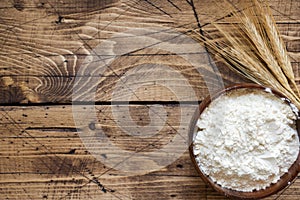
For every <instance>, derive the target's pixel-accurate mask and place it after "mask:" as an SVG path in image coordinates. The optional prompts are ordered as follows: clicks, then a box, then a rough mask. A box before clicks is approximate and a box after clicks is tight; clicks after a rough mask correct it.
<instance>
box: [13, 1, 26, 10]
mask: <svg viewBox="0 0 300 200" xmlns="http://www.w3.org/2000/svg"><path fill="white" fill-rule="evenodd" d="M13 4H14V8H15V9H17V10H18V11H22V10H24V4H25V3H24V1H23V0H14V1H13Z"/></svg>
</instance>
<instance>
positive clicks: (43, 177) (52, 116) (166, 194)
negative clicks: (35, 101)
mask: <svg viewBox="0 0 300 200" xmlns="http://www.w3.org/2000/svg"><path fill="white" fill-rule="evenodd" d="M122 106H123V107H124V106H125V105H122ZM180 106H181V108H182V109H183V111H180V109H179V108H180ZM80 107H81V106H80ZM83 107H84V106H82V109H84V108H83ZM96 107H97V110H98V112H99V113H101V114H100V115H98V119H99V124H100V125H101V126H103V127H106V129H105V131H107V132H106V133H107V134H112V137H110V138H111V140H112V141H114V142H115V144H119V145H120V146H121V147H122V148H126V149H127V150H130V151H135V150H136V148H140V147H141V146H143V143H144V144H146V143H148V144H149V143H152V142H154V138H152V139H145V140H135V138H134V137H133V136H128V135H127V136H126V135H124V134H123V135H122V132H124V130H122V129H121V128H120V127H118V126H117V124H116V123H117V121H118V120H117V119H115V118H113V117H114V116H113V115H112V110H113V109H112V107H120V105H114V106H110V105H97V106H96ZM129 107H131V109H130V111H131V112H130V113H131V116H130V117H129V116H127V117H126V118H125V119H126V120H125V122H126V123H127V121H129V120H130V118H131V119H132V120H133V121H134V122H135V123H136V124H137V125H139V126H143V125H146V124H147V123H149V121H150V118H149V115H148V112H145V110H147V109H148V107H145V105H130V106H129ZM163 107H164V109H166V111H167V113H168V120H170V121H169V122H168V124H169V125H168V124H165V123H163V122H162V121H161V120H162V119H161V117H162V116H159V115H158V116H156V117H154V119H152V120H158V121H161V125H164V126H166V127H169V126H172V129H173V128H175V129H178V128H179V126H178V125H176V124H178V118H179V116H180V114H181V113H182V112H183V113H185V112H184V110H188V111H189V113H192V110H194V109H195V106H192V105H164V106H163ZM75 110H77V111H79V109H75ZM119 111H120V113H119V114H123V113H124V112H123V110H119ZM121 111H122V112H121ZM114 112H118V109H116V110H114ZM117 114H118V113H117ZM115 116H116V115H115ZM186 117H187V118H189V117H191V116H186ZM104 119H105V120H104ZM141 119H142V120H141ZM141 121H142V122H141ZM189 121H190V120H187V119H186V121H185V123H184V124H183V125H182V126H186V127H188V126H189ZM0 122H1V126H0V132H1V135H0V190H1V193H0V198H1V199H5V198H9V199H16V198H21V197H22V196H23V197H24V196H25V197H26V198H29V199H30V198H31V199H42V198H43V197H44V198H46V197H47V198H48V199H52V198H55V199H59V198H62V199H83V198H89V199H97V198H101V199H118V198H119V199H150V198H151V197H153V195H159V196H158V197H157V198H159V199H160V197H161V199H173V198H174V199H206V198H207V199H224V198H223V197H222V196H220V195H218V194H217V193H216V192H214V191H212V189H210V188H209V187H207V186H206V185H205V184H204V183H203V182H202V181H201V179H200V177H199V176H198V175H197V172H196V170H195V169H194V166H193V164H192V162H191V160H190V158H189V153H188V151H185V152H184V153H183V154H182V155H180V156H179V157H178V159H176V160H175V161H174V162H173V163H170V164H169V165H167V166H164V167H163V168H162V169H160V170H158V171H154V172H149V173H147V174H145V175H135V176H130V175H129V174H128V173H126V172H122V171H119V170H115V169H110V167H108V166H106V165H104V164H103V163H102V162H101V161H99V160H97V159H96V158H95V157H93V155H91V154H90V152H89V150H88V149H86V148H85V146H84V144H83V142H82V140H81V139H80V136H79V134H78V133H77V132H76V130H75V129H76V128H77V127H76V125H75V123H74V118H73V114H72V106H71V105H66V106H34V107H18V106H15V107H1V117H0ZM79 128H80V127H79ZM122 128H124V127H122ZM125 128H126V127H125ZM169 129H170V130H172V129H171V127H169ZM186 131H187V130H186ZM167 132H169V131H168V130H165V129H162V131H161V132H160V133H158V135H162V136H163V135H164V134H165V133H167ZM186 134H187V133H186ZM114 136H118V137H116V138H114ZM161 147H162V146H158V147H157V148H161ZM148 150H149V151H154V150H155V149H152V148H151V146H149V149H148ZM99 151H101V152H102V151H103V152H104V151H105V149H103V150H101V149H99ZM95 177H96V178H95ZM99 183H100V184H99ZM299 188H300V179H298V180H297V181H296V182H295V183H294V184H292V185H291V186H290V188H289V189H287V190H286V191H285V192H284V193H283V195H281V197H280V198H279V199H285V198H288V199H296V197H297V196H298V195H299ZM104 191H106V192H104ZM275 197H276V196H273V197H270V198H269V199H274V198H275Z"/></svg>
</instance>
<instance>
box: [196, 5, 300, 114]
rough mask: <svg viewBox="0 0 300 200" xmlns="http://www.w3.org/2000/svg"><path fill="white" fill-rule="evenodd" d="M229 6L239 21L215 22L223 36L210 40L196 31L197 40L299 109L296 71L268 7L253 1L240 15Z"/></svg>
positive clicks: (231, 66) (245, 74) (222, 59)
mask: <svg viewBox="0 0 300 200" xmlns="http://www.w3.org/2000/svg"><path fill="white" fill-rule="evenodd" d="M227 5H229V8H230V10H232V13H233V19H234V20H235V21H236V22H229V23H230V24H231V26H228V25H226V26H222V24H219V23H212V24H213V25H214V26H215V28H216V29H217V30H218V31H219V32H220V34H221V35H222V36H223V37H222V38H221V39H220V38H217V39H214V38H212V39H211V38H208V37H205V36H203V35H201V34H199V33H198V32H196V31H195V33H196V38H197V39H199V41H200V42H202V43H203V44H205V45H206V46H207V47H208V48H209V49H210V50H211V51H212V52H215V53H216V55H217V57H218V58H219V59H220V60H221V61H222V62H223V63H225V64H226V65H227V66H228V67H230V68H231V69H233V70H235V71H236V72H238V73H239V74H241V75H243V76H245V77H246V78H248V79H250V80H251V81H253V82H255V83H258V84H261V85H264V86H267V87H272V88H274V89H276V90H278V91H280V92H281V93H283V94H284V95H286V96H287V97H288V98H289V99H290V100H291V101H292V102H293V103H294V104H295V105H296V106H297V107H298V108H300V98H299V94H300V93H299V90H298V88H297V85H296V83H295V78H294V73H293V69H292V66H291V63H290V61H289V58H288V55H287V51H286V49H285V48H284V45H283V41H282V39H281V38H280V35H279V33H278V30H277V28H276V24H275V22H274V19H273V18H272V15H271V12H270V9H269V7H267V9H265V8H264V7H262V6H261V4H260V3H259V2H258V1H257V0H252V6H251V7H250V8H248V9H246V10H245V11H243V12H238V11H237V9H236V8H235V7H234V6H232V5H231V4H227ZM231 20H232V19H231ZM233 27H234V28H233ZM233 30H234V31H233Z"/></svg>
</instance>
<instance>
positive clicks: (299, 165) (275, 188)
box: [189, 83, 300, 199]
mask: <svg viewBox="0 0 300 200" xmlns="http://www.w3.org/2000/svg"><path fill="white" fill-rule="evenodd" d="M238 89H258V90H261V91H265V92H269V93H270V92H271V93H273V94H274V95H275V96H278V97H279V98H284V99H286V100H287V103H289V104H290V100H289V99H288V98H287V97H286V96H285V95H283V94H282V93H281V92H278V91H277V90H275V89H273V88H270V87H265V86H262V85H258V84H254V83H242V84H235V85H232V86H229V87H227V88H225V89H223V90H220V91H218V92H216V93H214V94H213V95H212V96H207V97H206V98H205V99H204V100H203V101H202V102H201V103H200V105H199V107H198V108H199V109H197V110H196V111H195V113H194V116H193V119H192V123H191V126H190V129H189V144H190V145H189V152H190V157H191V159H192V161H193V164H194V167H195V168H196V170H197V171H198V173H199V175H200V177H201V178H202V180H203V181H204V182H205V183H206V184H208V185H210V186H211V187H212V188H213V189H214V190H216V191H217V192H219V193H221V194H223V195H224V196H226V197H230V198H234V199H261V198H265V197H267V196H270V195H272V194H275V193H278V192H279V191H281V190H282V189H284V188H285V187H287V186H288V185H289V184H290V183H292V182H293V180H294V179H295V178H296V177H297V175H298V173H299V172H300V149H299V153H298V157H297V159H296V160H295V162H294V163H293V164H292V165H291V167H290V168H289V170H288V172H287V173H285V174H284V175H283V176H281V177H280V180H279V181H278V182H277V183H275V184H271V185H270V186H269V187H267V188H266V189H262V190H257V191H252V192H243V191H237V190H232V189H227V188H223V187H221V186H220V185H218V184H216V183H215V182H214V181H212V180H211V179H210V178H209V176H208V175H206V174H204V173H203V172H202V171H201V169H200V167H199V166H198V164H197V161H196V159H195V157H196V156H195V155H194V151H193V147H194V143H193V139H194V134H195V133H196V131H197V130H198V128H197V126H196V123H197V120H198V118H199V117H200V115H201V113H202V112H203V111H204V110H205V108H207V107H208V106H209V105H210V103H211V102H212V101H213V100H215V99H216V98H218V97H220V96H221V95H223V94H225V93H227V92H229V91H233V90H238ZM295 115H297V113H295ZM296 129H297V133H298V138H299V142H300V131H299V130H300V120H299V113H298V116H297V119H296Z"/></svg>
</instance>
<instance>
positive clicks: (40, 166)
mask: <svg viewBox="0 0 300 200" xmlns="http://www.w3.org/2000/svg"><path fill="white" fill-rule="evenodd" d="M234 2H235V3H238V2H239V1H238V0H237V1H234ZM270 4H271V8H272V12H273V14H274V17H275V20H276V21H277V24H278V27H279V31H280V33H281V34H282V36H283V39H284V41H285V42H286V45H287V49H288V52H289V55H290V57H291V61H292V65H293V68H294V71H295V75H296V80H297V84H300V82H299V81H300V79H299V77H300V74H299V72H300V71H299V67H300V1H299V0H272V1H270ZM193 8H194V9H193ZM195 13H197V15H195ZM227 14H228V13H226V10H224V9H222V7H221V6H220V4H215V3H213V2H212V1H209V0H202V1H197V0H194V2H190V3H188V2H187V1H184V0H161V1H159V0H132V1H130V0H105V1H96V0H89V1H88V0H80V1H75V0H30V1H25V0H2V1H1V2H0V46H1V52H0V86H1V87H0V103H1V107H0V114H1V115H0V123H1V126H0V133H1V134H0V137H1V138H0V156H1V159H0V199H224V197H222V196H220V195H218V194H217V193H216V192H214V191H213V190H212V189H211V188H210V187H208V186H206V185H205V184H204V183H203V182H202V181H201V179H200V178H199V176H198V175H197V173H196V170H195V169H194V167H193V165H192V162H191V160H190V158H189V153H188V150H187V148H186V150H184V151H183V152H181V153H182V154H181V153H180V152H179V153H178V154H174V158H173V159H171V158H170V159H171V160H170V162H166V163H164V162H163V161H161V162H162V163H155V162H149V163H148V161H147V160H145V163H141V162H140V161H141V160H135V158H136V157H135V155H136V154H139V153H145V154H146V155H147V152H148V153H149V152H150V153H151V152H158V153H157V154H155V155H156V156H161V157H162V158H164V157H163V156H166V155H169V154H166V152H164V151H160V149H162V148H163V147H165V146H166V145H168V144H173V143H172V142H174V141H172V140H174V138H175V136H176V135H177V136H178V134H180V136H181V137H182V138H183V139H186V138H187V134H188V127H189V124H190V120H191V117H192V115H193V112H194V111H195V109H196V105H197V103H198V102H200V101H201V100H202V99H203V98H204V97H205V96H207V95H208V94H209V92H212V91H213V90H215V89H219V88H220V87H221V86H222V87H223V85H222V84H221V85H220V83H223V84H224V86H228V85H230V84H233V83H238V82H244V81H245V80H244V79H242V78H240V77H238V76H237V75H235V74H234V73H233V72H230V71H229V70H228V69H226V68H224V67H222V66H219V68H217V71H213V68H211V67H207V66H211V65H209V62H210V60H208V58H207V54H206V52H205V49H204V50H203V49H201V48H199V49H198V50H197V48H196V47H195V50H197V51H194V52H192V51H190V49H191V48H187V43H188V41H190V40H189V39H188V38H189V37H188V36H187V34H184V31H185V30H192V29H197V26H198V24H197V21H196V18H195V16H196V17H197V18H198V19H199V22H200V24H201V25H202V26H204V27H208V28H207V30H208V31H213V30H212V29H209V24H207V23H209V22H211V21H215V20H217V19H221V18H222V17H224V16H226V15H227ZM141 30H142V33H143V34H144V35H143V38H142V39H144V41H145V44H148V43H147V42H148V39H149V41H151V40H153V39H154V38H155V37H156V36H157V35H156V36H155V35H154V36H153V35H151V34H152V32H151V30H156V31H157V32H156V33H159V37H158V38H156V39H157V41H159V43H163V44H164V45H165V46H164V47H160V48H157V46H151V45H148V46H145V45H144V43H142V42H141V40H135V39H134V37H128V34H129V33H130V34H133V36H136V34H138V33H139V31H141ZM162 30H164V31H166V30H169V31H171V32H172V31H173V32H172V33H170V32H168V33H167V36H166V37H167V38H169V37H170V36H180V37H182V39H183V40H184V41H185V42H186V43H185V44H181V43H180V40H178V41H177V42H176V43H175V44H177V46H176V45H175V46H174V45H173V46H172V44H171V42H170V41H168V40H167V41H164V37H165V35H164V33H165V32H164V31H162ZM128 31H129V32H128ZM143 31H144V32H143ZM182 33H183V34H182ZM126 34H127V35H126ZM130 34H129V35H130ZM147 34H148V35H147ZM121 36H124V37H125V36H127V39H126V40H125V39H121V40H120V39H119V40H118V39H116V38H117V37H121ZM131 36H132V35H131ZM111 38H114V39H111ZM128 38H129V39H128ZM140 39H141V38H140ZM107 41H110V42H116V41H119V44H118V45H119V46H118V45H117V46H116V47H117V48H116V49H114V52H113V53H114V54H115V55H116V57H113V60H112V62H111V63H109V64H108V65H103V70H100V71H95V72H93V71H89V70H88V71H85V72H88V73H85V72H82V73H79V72H80V69H85V67H86V68H87V66H88V65H89V64H91V63H92V61H91V60H88V59H89V58H91V57H89V55H91V54H93V53H97V56H100V57H101V56H102V58H103V56H104V57H105V56H107V55H111V54H110V53H112V51H110V50H111V47H110V46H107V47H105V46H103V44H105V42H107ZM120 42H121V43H120ZM122 42H123V43H124V44H123V43H122ZM181 42H182V41H181ZM117 43H118V42H117ZM110 44H111V43H110ZM149 44H150V43H149ZM194 44H195V42H192V43H191V46H192V45H194ZM99 45H100V46H101V45H102V46H101V48H102V50H101V51H100V50H99V49H97V47H99ZM139 45H142V46H141V48H140V49H134V48H137V47H138V46H139ZM143 45H144V46H143ZM127 46H129V47H130V48H129V47H128V48H129V50H131V51H129V50H128V49H126V48H127ZM132 46H134V48H132ZM193 47H194V46H193ZM178 48H179V49H178ZM124 49H125V50H128V52H126V51H125V50H124ZM106 50H107V51H106ZM99 51H100V53H99ZM102 51H103V52H105V53H107V54H105V53H103V55H102V54H101V52H102ZM118 52H119V54H118ZM186 55H188V56H192V59H195V58H201V59H200V60H201V62H203V63H204V65H200V64H196V65H193V64H192V63H191V62H189V60H187V59H186V58H187V57H185V56H186ZM193 56H194V57H193ZM195 56H196V57H195ZM100 57H94V59H95V58H100ZM105 58H107V59H109V57H105ZM110 58H112V57H110ZM203 63H202V64H203ZM205 63H206V64H205ZM98 64H99V63H98ZM166 66H167V67H166ZM164 67H165V69H167V70H164V69H163V68H164ZM89 69H93V68H89ZM96 69H97V67H96ZM147 70H150V71H147ZM215 70H216V69H215ZM216 74H220V75H221V79H220V77H218V76H216ZM78 77H79V79H78ZM80 78H81V79H80ZM78 80H81V81H82V80H83V81H85V82H81V81H79V82H78ZM95 80H96V82H95V83H96V86H95V87H96V88H95V91H92V92H94V93H95V96H93V94H94V93H91V96H88V95H87V96H84V98H80V97H78V96H76V95H75V97H76V98H74V93H73V92H72V89H73V86H74V84H76V83H83V84H82V85H83V86H82V87H83V89H80V88H79V91H81V92H84V91H88V90H89V89H90V88H92V87H93V85H91V84H90V83H94V82H93V81H95ZM85 83H86V84H85ZM208 88H210V89H211V91H209V90H208ZM77 89H78V88H77ZM72 97H73V99H75V100H78V101H81V102H80V104H79V105H75V106H74V107H72ZM93 101H95V102H96V106H95V107H93V106H91V103H93ZM128 102H130V103H129V104H128ZM76 106H77V107H76ZM94 108H96V109H95V110H93V109H94ZM74 109H75V110H74ZM80 109H82V110H80ZM88 109H91V110H88ZM87 110H88V112H91V113H93V112H95V111H96V112H95V113H96V119H97V121H92V120H94V119H92V117H91V119H90V120H91V123H89V124H84V123H81V122H85V119H89V115H82V114H86V113H87ZM84 116H87V118H85V117H84ZM75 118H76V119H75ZM81 119H82V121H81ZM143 128H145V129H146V128H147V131H146V132H147V133H149V135H143V134H145V132H143V130H144V129H143ZM77 129H78V130H77ZM86 129H89V130H93V131H94V132H97V130H101V131H102V133H104V134H105V136H106V139H107V140H108V141H110V142H111V144H112V145H114V146H115V147H118V148H112V149H109V148H108V149H106V148H104V146H105V144H104V143H102V144H103V145H104V146H103V145H101V141H100V139H99V138H98V140H97V139H95V138H94V140H89V139H86V138H88V137H90V136H91V135H84V131H85V130H86ZM156 129H158V130H156ZM151 131H153V132H151ZM94 132H93V133H94ZM95 134H96V133H95ZM95 141H96V142H95ZM97 141H98V142H97ZM99 141H100V143H99ZM172 148H174V151H175V150H176V149H178V148H179V146H176V144H174V145H173V146H172ZM169 150H170V149H169ZM119 151H122V152H123V151H126V152H129V153H130V152H132V153H136V154H132V155H133V156H132V157H126V156H125V157H124V160H123V161H121V162H119V163H117V164H116V163H114V162H113V163H110V161H112V160H113V159H112V156H113V155H115V156H119V157H118V159H119V158H120V155H121V153H120V152H119ZM95 152H96V154H97V152H98V154H97V156H96V157H95V156H93V154H95ZM167 153H170V152H167ZM171 153H172V152H171ZM168 158H169V157H168ZM110 159H111V160H110ZM106 161H108V163H106V164H104V163H105V162H106ZM135 161H136V163H135ZM124 162H126V163H127V165H126V166H127V167H128V166H129V168H128V169H130V167H133V168H134V167H136V170H138V169H139V167H138V166H139V165H143V166H144V167H145V166H146V168H143V169H142V170H141V171H137V172H138V173H137V174H133V173H132V171H131V173H129V172H125V171H124V170H125V168H126V166H125V165H123V166H122V163H124ZM113 164H115V165H113ZM118 166H119V167H118ZM120 166H122V167H125V168H122V167H120ZM147 167H148V168H147ZM160 167H161V168H160ZM122 169H124V170H122ZM152 169H155V170H154V171H152ZM299 198H300V179H297V180H296V181H295V183H293V184H292V185H291V186H290V187H289V188H288V189H286V190H285V191H284V192H283V193H280V194H278V195H274V196H272V197H270V198H269V199H295V200H296V199H299Z"/></svg>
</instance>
